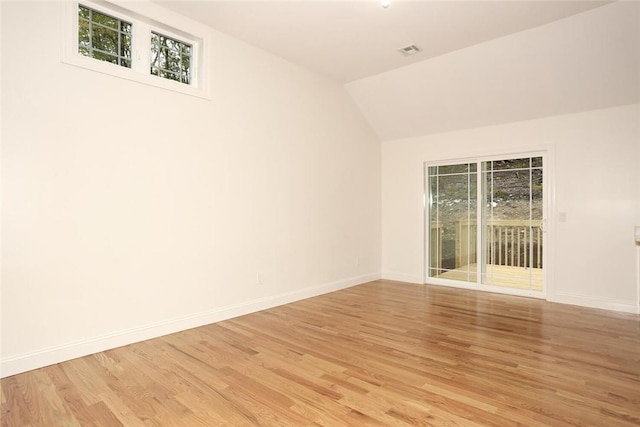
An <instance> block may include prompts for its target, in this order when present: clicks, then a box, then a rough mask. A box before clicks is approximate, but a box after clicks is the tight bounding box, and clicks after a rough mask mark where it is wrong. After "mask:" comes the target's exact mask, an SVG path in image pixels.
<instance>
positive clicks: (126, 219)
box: [0, 2, 381, 376]
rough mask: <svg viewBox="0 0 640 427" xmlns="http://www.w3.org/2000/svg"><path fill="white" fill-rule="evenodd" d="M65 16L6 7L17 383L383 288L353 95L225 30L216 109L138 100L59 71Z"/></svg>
mask: <svg viewBox="0 0 640 427" xmlns="http://www.w3.org/2000/svg"><path fill="white" fill-rule="evenodd" d="M60 13H61V8H60V5H58V4H56V3H55V2H41V3H36V2H3V3H2V39H3V46H2V48H3V55H2V122H3V125H4V126H3V128H2V143H3V147H2V149H3V156H2V186H3V187H2V190H3V210H2V239H3V241H2V244H3V248H4V251H3V257H2V264H3V266H2V267H3V273H2V319H1V320H2V349H1V356H0V357H1V362H2V364H1V367H2V375H3V376H4V375H9V374H12V373H15V372H19V371H23V370H27V369H31V368H34V367H37V366H41V365H45V364H49V363H54V362H57V361H60V360H64V359H67V358H70V357H76V356H79V355H81V354H88V353H92V352H95V351H98V350H101V349H104V348H109V347H113V346H116V345H122V344H125V343H128V342H133V341H136V340H140V339H145V338H148V337H151V336H156V335H159V334H163V333H168V332H172V331H175V330H179V329H183V328H187V327H192V326H196V325H199V324H204V323H209V322H212V321H216V320H219V319H222V318H226V317H230V316H234V315H238V314H241V313H246V312H250V311H253V310H257V309H261V308H265V307H269V306H273V305H276V304H280V303H284V302H288V301H292V300H295V299H299V298H304V297H307V296H311V295H315V294H318V293H322V292H326V291H330V290H333V289H337V288H340V287H344V286H349V285H353V284H356V283H362V282H365V281H368V280H370V279H375V278H378V277H379V268H380V251H381V249H380V221H381V219H380V144H379V141H378V140H377V138H376V137H375V136H374V135H373V133H372V131H371V130H370V128H369V125H368V124H367V123H366V121H365V120H364V119H363V118H362V117H361V115H360V113H359V112H358V111H357V109H356V108H355V107H354V105H353V104H352V101H351V99H350V98H349V97H348V95H347V94H346V92H345V91H344V89H343V88H342V87H341V86H339V85H336V84H333V83H331V82H329V81H327V80H325V79H323V78H322V77H320V76H317V75H315V74H312V73H310V72H308V71H305V70H303V69H302V68H300V67H298V66H295V65H293V64H290V63H287V62H285V61H283V60H281V59H279V58H277V57H275V56H272V55H270V54H267V53H265V52H264V51H261V50H258V49H255V48H252V47H250V46H249V45H246V44H244V43H241V42H239V41H236V40H233V39H231V38H229V37H227V36H224V35H222V34H220V33H217V32H215V31H211V34H210V36H211V41H212V43H211V45H210V46H209V49H210V54H211V58H212V60H211V64H210V65H211V67H210V77H211V79H212V80H211V85H212V91H211V92H212V100H210V101H208V100H204V99H200V98H195V97H190V96H186V95H183V94H179V93H174V92H170V91H165V90H161V89H158V88H154V87H150V86H145V85H141V84H138V83H136V82H132V81H128V80H122V79H118V78H115V77H112V76H109V75H104V74H100V73H96V72H93V71H89V70H86V69H82V68H78V67H74V66H70V65H67V64H64V63H61V61H60V39H61V36H62V34H61V28H60V21H61V17H60ZM27 23H38V24H37V25H30V24H29V25H28V24H27ZM257 273H260V274H261V281H262V284H257V283H256V282H257V278H256V275H257Z"/></svg>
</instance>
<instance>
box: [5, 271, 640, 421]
mask: <svg viewBox="0 0 640 427" xmlns="http://www.w3.org/2000/svg"><path fill="white" fill-rule="evenodd" d="M1 385H2V396H1V398H0V399H1V401H0V404H1V408H2V418H1V420H2V426H48V427H49V426H67V425H68V426H77V425H83V426H121V425H122V426H181V427H184V426H187V427H188V426H223V425H227V426H259V425H264V426H311V425H314V426H317V425H324V426H367V425H385V426H406V425H459V426H476V425H494V426H501V427H502V426H510V425H524V426H545V425H549V426H562V425H581V426H606V427H613V426H625V425H626V426H631V425H639V424H640V317H639V316H637V315H627V314H621V313H615V312H607V311H603V310H592V309H585V308H579V307H574V306H568V305H560V304H552V303H547V302H544V301H540V300H535V299H525V298H518V297H510V296H506V295H496V294H488V293H482V292H473V291H464V290H459V289H450V288H442V287H433V286H419V285H408V284H402V283H397V282H388V281H376V282H372V283H369V284H366V285H361V286H357V287H353V288H350V289H346V290H343V291H339V292H335V293H332V294H328V295H324V296H320V297H317V298H312V299H308V300H304V301H300V302H297V303H294V304H289V305H286V306H282V307H278V308H274V309H271V310H266V311H263V312H260V313H255V314H251V315H248V316H244V317H240V318H236V319H233V320H228V321H225V322H221V323H218V324H214V325H210V326H205V327H201V328H197V329H192V330H189V331H185V332H181V333H177V334H173V335H169V336H165V337H162V338H157V339H153V340H149V341H144V342H141V343H138V344H133V345H130V346H126V347H122V348H118V349H114V350H109V351H105V352H103V353H98V354H95V355H92V356H88V357H84V358H80V359H76V360H72V361H69V362H65V363H61V364H58V365H54V366H49V367H47V368H43V369H38V370H35V371H31V372H27V373H24V374H20V375H15V376H12V377H8V378H5V379H3V380H2V381H1Z"/></svg>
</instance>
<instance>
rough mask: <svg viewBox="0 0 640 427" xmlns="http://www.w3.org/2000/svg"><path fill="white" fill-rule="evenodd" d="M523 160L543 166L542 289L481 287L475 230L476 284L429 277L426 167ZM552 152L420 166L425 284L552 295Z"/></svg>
mask: <svg viewBox="0 0 640 427" xmlns="http://www.w3.org/2000/svg"><path fill="white" fill-rule="evenodd" d="M525 157H542V164H543V196H542V197H543V220H542V223H543V250H542V265H543V271H542V274H543V289H542V291H533V290H529V289H526V290H525V289H516V288H509V287H503V286H495V285H485V284H482V283H481V274H482V269H481V268H480V265H481V262H482V259H481V258H483V257H484V255H483V248H481V246H482V240H483V236H482V235H483V234H484V231H483V230H481V229H478V230H477V243H476V244H477V246H478V248H477V250H476V252H477V257H478V259H477V264H478V268H477V272H476V281H477V282H476V283H473V282H464V281H458V280H449V279H441V278H437V277H429V267H430V265H429V260H430V257H431V254H430V249H429V242H430V241H431V240H430V239H431V224H430V218H429V200H430V199H429V198H430V188H429V169H428V168H429V167H431V166H444V165H451V164H460V163H477V165H478V168H480V167H481V165H482V162H485V161H491V160H506V159H517V158H525ZM554 164H555V159H554V150H553V147H551V146H544V147H532V148H530V149H523V150H518V151H509V152H505V151H495V152H491V153H482V155H476V156H473V157H462V156H461V157H455V156H451V157H449V156H447V157H443V158H442V159H434V160H431V161H424V162H423V174H422V179H423V201H424V203H423V205H424V206H423V208H424V211H423V227H424V229H423V231H424V232H423V236H424V242H423V243H424V245H423V247H424V252H423V257H422V259H423V269H422V271H423V278H424V283H425V284H432V285H438V286H448V287H455V288H463V289H471V290H480V291H487V292H496V293H503V294H510V295H519V296H527V297H534V298H544V299H550V298H551V297H552V295H553V288H554V286H553V282H552V280H551V279H552V278H553V277H554V266H553V260H554V247H555V221H552V220H551V219H552V218H554V217H555V215H554V212H555V206H554V202H555V189H554ZM476 173H477V174H478V179H477V188H476V197H477V200H478V206H477V212H476V216H477V218H476V220H477V224H482V221H481V220H482V209H481V206H480V201H481V200H482V181H483V180H482V173H483V172H482V170H481V169H478V171H477V172H476Z"/></svg>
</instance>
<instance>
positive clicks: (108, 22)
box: [91, 10, 120, 30]
mask: <svg viewBox="0 0 640 427" xmlns="http://www.w3.org/2000/svg"><path fill="white" fill-rule="evenodd" d="M91 19H92V21H93V22H95V23H97V24H100V25H105V26H107V27H110V28H113V29H115V30H117V29H118V27H119V21H120V20H119V19H117V18H114V17H112V16H109V15H105V14H104V13H100V12H97V11H95V10H94V11H93V13H92V18H91Z"/></svg>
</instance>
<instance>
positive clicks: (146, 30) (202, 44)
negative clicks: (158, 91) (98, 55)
mask: <svg viewBox="0 0 640 427" xmlns="http://www.w3.org/2000/svg"><path fill="white" fill-rule="evenodd" d="M79 5H84V6H86V7H88V8H91V9H94V10H96V11H98V12H101V13H105V14H107V15H111V16H113V17H115V18H118V19H121V20H124V21H127V22H130V23H131V24H132V25H131V33H132V55H131V56H132V58H131V60H132V61H131V68H127V67H123V66H121V65H118V64H112V63H109V62H106V61H101V60H99V59H95V58H91V57H89V56H85V55H82V54H81V53H79V52H78V7H79ZM62 7H63V18H64V19H63V20H62V21H63V46H62V62H64V63H66V64H70V65H74V66H77V67H82V68H85V69H88V70H92V71H97V72H99V73H103V74H109V75H112V76H115V77H119V78H123V79H127V80H132V81H135V82H138V83H142V84H146V85H150V86H155V87H158V88H162V89H166V90H171V91H174V92H180V93H183V94H186V95H191V96H196V97H200V98H204V99H211V95H210V93H209V82H208V81H207V73H206V69H205V65H206V63H207V62H208V61H207V59H208V58H207V57H206V56H207V55H206V53H207V49H206V48H207V47H208V45H209V43H208V31H207V29H206V28H205V27H204V26H203V25H201V24H198V23H196V22H195V21H191V20H189V19H188V18H185V17H182V16H180V15H178V14H175V13H173V12H171V11H169V10H166V9H164V8H162V7H159V6H157V5H154V4H152V3H150V2H140V3H138V2H135V3H133V2H123V6H120V5H119V4H117V3H116V2H115V1H114V2H104V1H102V2H99V3H98V2H96V1H93V0H87V1H84V0H82V1H71V2H62ZM134 9H135V10H134ZM180 29H184V30H185V31H181V30H180ZM187 29H188V32H187V31H186V30H187ZM152 31H153V32H156V33H160V34H162V35H166V36H167V37H171V38H173V39H176V40H178V41H181V42H183V43H187V44H189V45H191V46H192V47H193V51H192V52H193V57H192V62H191V67H192V70H191V83H190V84H186V83H182V82H178V81H174V80H170V79H167V78H163V77H159V76H154V75H152V74H151V71H150V68H151V66H150V62H151V59H150V55H151V32H152Z"/></svg>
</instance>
